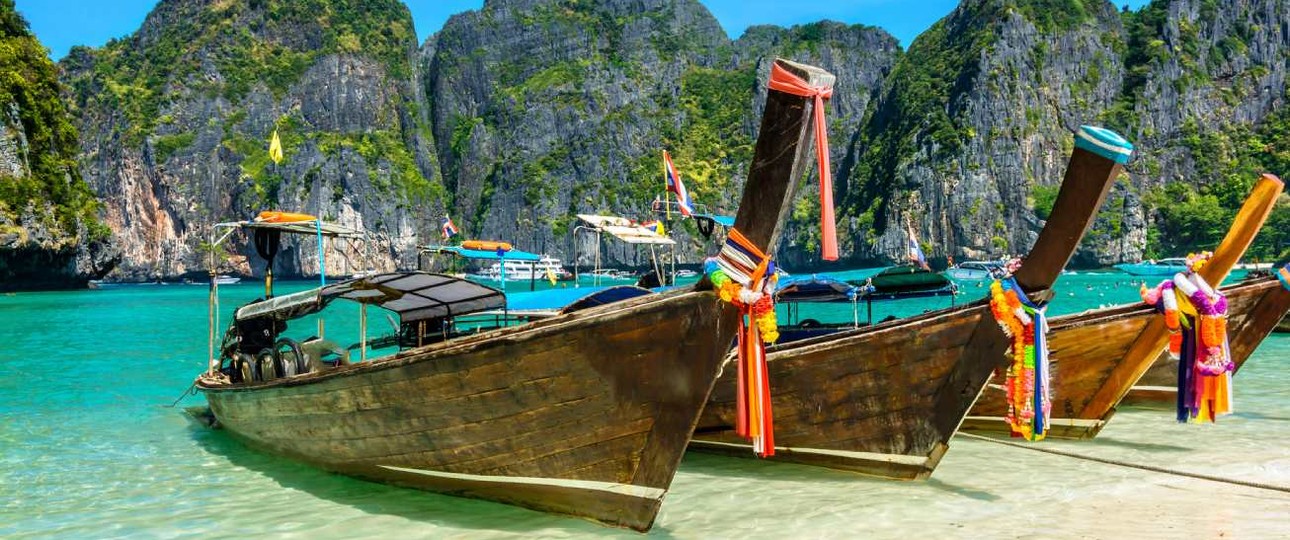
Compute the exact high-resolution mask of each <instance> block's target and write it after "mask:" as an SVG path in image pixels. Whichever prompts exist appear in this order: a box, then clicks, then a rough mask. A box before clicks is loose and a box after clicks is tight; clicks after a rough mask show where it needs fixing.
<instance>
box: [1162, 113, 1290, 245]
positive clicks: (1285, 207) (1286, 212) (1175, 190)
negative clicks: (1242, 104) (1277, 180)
mask: <svg viewBox="0 0 1290 540" xmlns="http://www.w3.org/2000/svg"><path fill="white" fill-rule="evenodd" d="M1183 131H1184V135H1183V139H1182V144H1183V146H1185V147H1186V148H1187V149H1188V150H1189V151H1190V152H1191V154H1192V159H1193V160H1195V163H1196V172H1197V173H1199V174H1200V175H1201V176H1202V177H1203V178H1206V179H1209V182H1208V183H1205V184H1204V185H1202V186H1201V187H1199V188H1197V187H1194V186H1193V185H1191V184H1188V183H1184V182H1172V183H1168V184H1165V185H1164V186H1161V187H1158V188H1156V189H1154V190H1153V191H1152V192H1151V193H1149V194H1148V195H1147V197H1145V199H1144V202H1146V203H1147V205H1148V206H1149V207H1150V208H1153V209H1154V210H1155V212H1156V219H1155V222H1154V226H1153V227H1151V228H1150V229H1148V231H1149V235H1148V242H1147V254H1148V255H1149V256H1152V257H1169V256H1174V255H1179V254H1182V253H1184V252H1186V251H1191V250H1195V249H1198V248H1201V247H1213V246H1215V245H1217V244H1218V242H1219V241H1220V240H1222V238H1223V235H1224V234H1226V233H1227V229H1228V226H1229V225H1230V224H1231V223H1232V219H1233V218H1234V217H1235V216H1236V211H1237V210H1238V209H1239V208H1240V206H1241V204H1242V203H1243V202H1244V201H1245V198H1246V197H1247V196H1249V194H1250V189H1251V188H1252V187H1253V186H1254V183H1255V181H1257V180H1258V178H1259V175H1260V174H1261V173H1264V172H1269V171H1278V172H1281V173H1282V174H1285V172H1286V171H1290V146H1287V145H1286V144H1285V143H1286V141H1290V109H1287V108H1286V107H1282V108H1281V109H1279V110H1278V111H1277V112H1275V113H1273V114H1272V116H1269V117H1268V118H1266V119H1264V122H1263V123H1262V124H1261V125H1259V126H1258V127H1257V128H1255V129H1250V128H1243V127H1238V128H1234V129H1231V130H1228V131H1225V132H1224V131H1209V132H1204V133H1202V132H1201V131H1200V129H1199V128H1198V127H1197V126H1196V124H1195V123H1194V122H1189V123H1188V124H1185V125H1184V128H1183ZM1287 251H1290V196H1285V195H1283V196H1282V198H1281V201H1280V202H1279V204H1278V205H1277V207H1276V208H1275V209H1274V210H1273V211H1272V215H1271V216H1270V217H1269V218H1268V221H1267V223H1266V224H1264V226H1263V229H1262V230H1261V231H1260V232H1259V235H1258V236H1257V237H1256V238H1255V240H1254V244H1253V245H1251V246H1250V249H1249V251H1248V252H1247V258H1253V259H1259V260H1264V261H1267V260H1274V259H1277V258H1279V257H1281V256H1284V255H1286V254H1287Z"/></svg>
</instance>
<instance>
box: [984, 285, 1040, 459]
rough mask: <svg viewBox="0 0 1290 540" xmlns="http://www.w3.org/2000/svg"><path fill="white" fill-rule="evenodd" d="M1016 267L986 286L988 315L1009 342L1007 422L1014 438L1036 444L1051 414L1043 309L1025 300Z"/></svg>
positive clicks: (1027, 299) (1005, 417) (1005, 418)
mask: <svg viewBox="0 0 1290 540" xmlns="http://www.w3.org/2000/svg"><path fill="white" fill-rule="evenodd" d="M1017 267H1018V264H1017V263H1015V262H1014V263H1010V264H1009V265H1008V268H1007V269H1008V270H1009V272H1008V276H1007V277H1003V278H1001V279H996V280H995V281H994V283H991V284H990V312H991V313H992V314H994V320H995V321H997V322H998V323H999V326H1000V327H1002V328H1003V333H1004V334H1007V335H1008V337H1010V338H1012V348H1011V353H1012V363H1011V364H1010V365H1009V366H1008V368H1007V373H1006V378H1007V383H1006V385H1005V387H1006V390H1007V399H1008V412H1007V414H1006V415H1005V416H1004V420H1006V421H1007V422H1008V425H1009V427H1011V429H1012V435H1013V436H1014V437H1022V438H1025V439H1026V440H1029V441H1038V440H1041V439H1043V438H1044V436H1046V435H1047V434H1048V429H1049V416H1050V414H1051V412H1052V399H1051V396H1050V384H1049V378H1050V373H1051V371H1050V368H1049V360H1048V344H1047V339H1045V335H1046V333H1047V332H1048V321H1047V319H1046V317H1045V310H1046V309H1047V308H1046V307H1045V306H1043V305H1042V304H1034V303H1031V302H1030V299H1029V298H1027V297H1026V294H1025V292H1024V291H1022V290H1021V287H1020V286H1018V285H1017V282H1016V280H1014V279H1013V278H1012V277H1011V271H1012V270H1015V269H1016V268H1017Z"/></svg>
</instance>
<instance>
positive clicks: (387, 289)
mask: <svg viewBox="0 0 1290 540" xmlns="http://www.w3.org/2000/svg"><path fill="white" fill-rule="evenodd" d="M337 298H343V299H346V300H352V301H354V302H359V303H362V304H370V305H375V306H379V307H382V308H385V309H388V310H390V311H393V312H395V313H398V314H399V318H400V319H401V320H402V321H403V322H405V323H406V322H411V321H419V320H425V319H434V318H440V317H450V316H459V315H466V314H469V313H477V312H480V311H487V310H492V309H502V308H504V307H505V306H506V295H504V294H503V293H502V292H501V291H499V290H497V289H494V288H492V287H488V286H485V285H480V284H478V283H475V282H473V281H467V280H465V279H461V278H455V277H452V276H447V275H443V274H430V273H426V272H389V273H384V274H376V275H374V276H368V277H362V278H357V279H351V280H348V281H342V282H340V283H334V284H331V285H328V286H326V287H320V288H317V289H311V290H308V291H301V292H298V293H294V294H288V295H286V296H279V297H276V298H272V299H269V300H264V301H261V302H256V303H253V304H248V305H245V306H242V307H241V308H239V309H238V310H237V313H236V314H234V318H236V319H237V320H239V321H242V320H247V319H253V318H259V317H270V318H274V319H277V320H283V321H286V320H291V319H296V318H299V317H302V316H305V315H309V314H312V313H317V312H319V311H321V310H322V309H323V308H324V307H326V306H327V304H328V303H330V302H331V301H332V300H335V299H337Z"/></svg>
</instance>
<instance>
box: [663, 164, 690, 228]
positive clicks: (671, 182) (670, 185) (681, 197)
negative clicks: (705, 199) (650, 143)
mask: <svg viewBox="0 0 1290 540" xmlns="http://www.w3.org/2000/svg"><path fill="white" fill-rule="evenodd" d="M663 168H664V169H665V171H664V176H666V180H667V190H668V191H671V192H672V193H675V194H676V202H677V204H678V205H679V206H680V207H681V215H682V216H685V217H690V215H692V214H694V202H693V201H691V200H690V192H688V191H686V190H685V184H683V183H681V175H679V174H676V166H675V165H672V156H671V155H669V154H668V153H667V150H664V151H663Z"/></svg>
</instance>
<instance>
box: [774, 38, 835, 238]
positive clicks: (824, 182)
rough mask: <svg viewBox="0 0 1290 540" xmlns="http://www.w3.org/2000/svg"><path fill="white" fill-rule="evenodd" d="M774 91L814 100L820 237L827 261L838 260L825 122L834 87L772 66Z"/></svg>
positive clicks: (827, 133) (831, 178) (776, 65)
mask: <svg viewBox="0 0 1290 540" xmlns="http://www.w3.org/2000/svg"><path fill="white" fill-rule="evenodd" d="M767 86H768V87H769V88H770V89H771V90H778V91H780V92H784V93H786V94H792V95H794V96H801V97H804V98H814V99H815V107H814V109H815V110H814V111H813V112H814V115H815V157H816V161H817V162H819V165H820V236H821V242H822V243H823V246H822V248H823V254H822V257H823V258H824V260H826V261H836V260H838V233H837V228H836V225H835V223H834V219H833V175H832V173H831V172H830V168H829V131H828V124H826V123H825V122H824V100H826V99H829V98H831V97H833V87H832V86H828V87H824V86H818V87H817V86H811V85H810V84H807V82H806V81H804V80H802V78H801V77H798V76H797V75H794V74H793V73H792V72H790V71H788V70H787V69H784V68H782V67H779V63H775V64H772V65H771V67H770V84H768V85H767Z"/></svg>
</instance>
